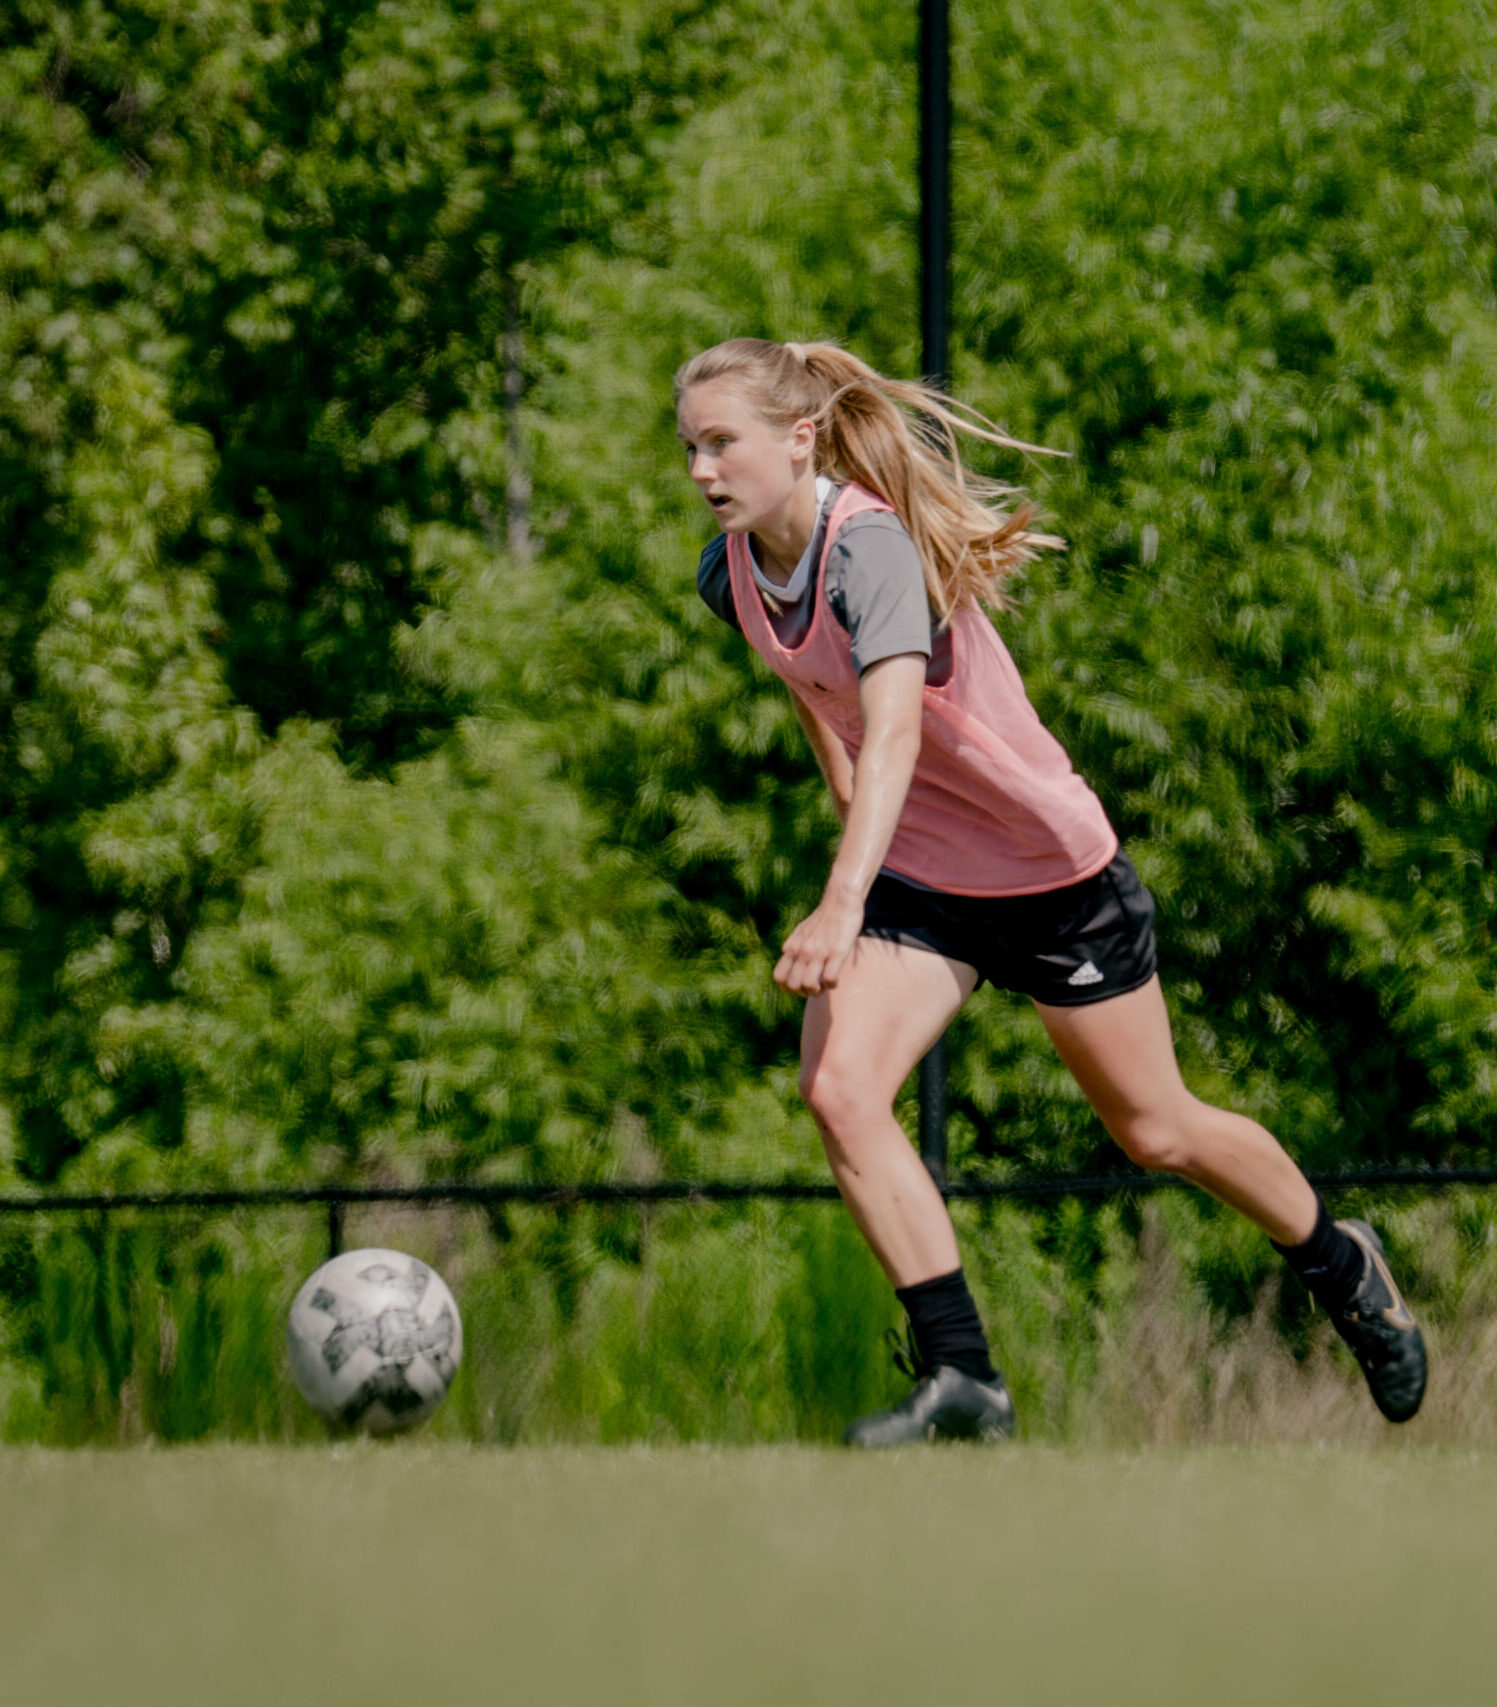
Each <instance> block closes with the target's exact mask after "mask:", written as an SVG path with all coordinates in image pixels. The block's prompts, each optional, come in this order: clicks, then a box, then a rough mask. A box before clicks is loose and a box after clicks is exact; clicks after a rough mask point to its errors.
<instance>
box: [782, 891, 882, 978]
mask: <svg viewBox="0 0 1497 1707" xmlns="http://www.w3.org/2000/svg"><path fill="white" fill-rule="evenodd" d="M862 928H863V908H862V904H861V903H849V902H845V901H832V900H828V899H827V898H826V897H825V896H823V897H822V901H821V905H820V906H819V907H818V908H817V909H816V911H815V912H814V913H811V914H809V915H808V916H807V917H806V918H804V919H802V920H801V922H800V923H799V924H798V925H797V926H796V927H795V929H794V930H793V931H791V933H790V935H789V937H788V938H787V939H786V942H785V949H784V952H783V953H782V954H781V955H780V958H779V963H778V964H777V965H776V967H775V969H774V981H775V983H776V984H778V985H779V986H780V988H781V989H782V990H788V991H789V992H790V994H791V995H792V996H819V995H821V994H822V992H823V991H825V990H832V989H835V988H836V985H837V979H838V977H839V976H840V975H841V972H842V967H843V963H844V962H845V961H846V959H847V957H848V955H849V954H851V953H852V951H853V945H854V944H855V943H856V942H857V940H858V933H859V932H860V931H861V930H862Z"/></svg>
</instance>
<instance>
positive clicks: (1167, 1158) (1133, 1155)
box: [1113, 1114, 1194, 1174]
mask: <svg viewBox="0 0 1497 1707" xmlns="http://www.w3.org/2000/svg"><path fill="white" fill-rule="evenodd" d="M1113 1137H1114V1138H1115V1139H1116V1140H1117V1142H1118V1145H1119V1146H1120V1148H1121V1149H1122V1151H1123V1153H1124V1155H1126V1156H1127V1158H1128V1160H1129V1161H1130V1162H1133V1163H1135V1164H1136V1165H1137V1166H1138V1167H1140V1168H1148V1169H1149V1170H1150V1172H1151V1173H1167V1174H1188V1173H1189V1172H1190V1168H1191V1162H1192V1158H1193V1155H1194V1146H1193V1145H1192V1143H1191V1139H1190V1134H1189V1131H1188V1130H1187V1128H1186V1125H1185V1122H1184V1121H1182V1120H1180V1119H1177V1118H1174V1117H1173V1116H1171V1115H1167V1114H1137V1115H1131V1116H1129V1118H1128V1119H1127V1120H1125V1121H1121V1122H1120V1123H1119V1125H1118V1128H1117V1130H1116V1131H1114V1133H1113Z"/></svg>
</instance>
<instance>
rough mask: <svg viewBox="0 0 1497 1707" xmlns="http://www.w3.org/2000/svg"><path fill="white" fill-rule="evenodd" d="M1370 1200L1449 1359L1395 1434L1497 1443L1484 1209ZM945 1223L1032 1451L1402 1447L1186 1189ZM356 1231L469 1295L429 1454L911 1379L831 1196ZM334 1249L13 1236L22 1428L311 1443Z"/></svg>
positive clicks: (307, 1224) (743, 1409)
mask: <svg viewBox="0 0 1497 1707" xmlns="http://www.w3.org/2000/svg"><path fill="white" fill-rule="evenodd" d="M1364 1208H1365V1210H1366V1212H1367V1213H1368V1214H1369V1215H1370V1216H1371V1218H1372V1219H1373V1220H1374V1222H1375V1223H1376V1224H1377V1225H1378V1226H1379V1228H1380V1230H1381V1231H1382V1233H1383V1235H1384V1237H1385V1239H1386V1240H1387V1242H1388V1244H1389V1247H1390V1250H1391V1251H1392V1252H1393V1254H1394V1257H1395V1260H1396V1263H1397V1265H1398V1268H1399V1272H1400V1273H1401V1274H1403V1275H1404V1276H1406V1277H1407V1279H1408V1282H1409V1287H1410V1291H1411V1294H1412V1295H1413V1297H1414V1298H1415V1300H1416V1303H1417V1305H1418V1307H1419V1309H1420V1312H1421V1316H1422V1319H1423V1321H1424V1324H1425V1329H1426V1334H1427V1337H1428V1339H1429V1341H1430V1345H1431V1350H1432V1353H1433V1355H1434V1376H1433V1379H1432V1382H1431V1388H1430V1395H1429V1399H1428V1401H1427V1403H1426V1406H1425V1410H1424V1413H1423V1414H1422V1416H1421V1417H1420V1419H1419V1420H1418V1421H1417V1422H1416V1423H1415V1424H1414V1425H1412V1426H1411V1427H1410V1428H1409V1429H1406V1430H1404V1431H1402V1435H1403V1437H1404V1438H1408V1439H1420V1440H1426V1441H1431V1442H1436V1441H1438V1442H1442V1443H1457V1444H1462V1445H1485V1444H1491V1443H1493V1442H1494V1441H1497V1309H1494V1306H1497V1241H1494V1219H1493V1211H1494V1209H1497V1200H1494V1198H1493V1197H1492V1195H1491V1194H1480V1193H1475V1192H1468V1193H1460V1194H1452V1195H1451V1196H1449V1197H1447V1198H1443V1199H1428V1200H1425V1201H1408V1202H1403V1203H1399V1204H1395V1205H1392V1206H1390V1205H1389V1204H1388V1203H1387V1202H1379V1203H1378V1204H1375V1205H1371V1206H1364ZM956 1214H957V1219H958V1223H959V1228H960V1231H961V1235H962V1240H963V1246H964V1249H965V1252H966V1256H967V1263H968V1269H969V1272H970V1274H971V1276H972V1279H973V1283H974V1289H975V1290H976V1292H977V1294H978V1297H979V1302H980V1304H981V1305H982V1308H983V1312H984V1316H985V1318H986V1319H987V1321H988V1322H989V1323H990V1325H991V1327H992V1330H993V1334H994V1339H995V1344H996V1349H997V1352H998V1355H999V1357H1000V1358H1001V1360H1002V1362H1003V1364H1004V1367H1005V1369H1006V1371H1007V1374H1008V1377H1009V1380H1010V1383H1011V1385H1012V1386H1013V1389H1014V1394H1015V1398H1016V1401H1017V1404H1018V1408H1019V1415H1020V1421H1021V1431H1022V1434H1023V1436H1024V1437H1025V1438H1028V1439H1031V1440H1043V1441H1050V1442H1073V1441H1075V1442H1086V1443H1089V1444H1098V1445H1102V1444H1106V1445H1118V1446H1128V1445H1136V1444H1141V1443H1173V1442H1184V1441H1216V1442H1241V1443H1262V1442H1273V1441H1286V1442H1305V1441H1316V1440H1340V1441H1347V1440H1351V1441H1366V1442H1372V1441H1376V1440H1378V1439H1379V1438H1381V1437H1382V1436H1383V1435H1384V1434H1385V1433H1386V1432H1387V1431H1386V1430H1385V1426H1384V1425H1383V1424H1382V1423H1381V1422H1380V1420H1379V1419H1378V1417H1377V1415H1376V1413H1375V1412H1374V1411H1373V1409H1372V1407H1371V1405H1370V1404H1369V1403H1368V1401H1367V1398H1366V1396H1365V1393H1364V1392H1363V1391H1362V1388H1361V1383H1360V1379H1359V1378H1358V1376H1357V1374H1356V1371H1355V1369H1354V1367H1353V1366H1352V1365H1351V1363H1350V1361H1349V1359H1348V1358H1347V1357H1346V1354H1345V1353H1344V1351H1343V1350H1342V1349H1341V1348H1340V1347H1339V1346H1338V1345H1336V1343H1335V1341H1334V1336H1333V1335H1332V1334H1331V1333H1330V1331H1329V1328H1328V1326H1327V1325H1326V1324H1325V1322H1324V1321H1323V1319H1319V1318H1317V1317H1316V1316H1315V1315H1314V1314H1313V1313H1312V1312H1311V1310H1310V1308H1309V1306H1308V1304H1307V1301H1306V1300H1305V1298H1304V1295H1303V1293H1302V1292H1301V1291H1300V1289H1299V1288H1298V1286H1297V1284H1296V1283H1295V1282H1293V1281H1292V1280H1290V1279H1288V1278H1287V1276H1285V1274H1284V1272H1283V1270H1282V1269H1281V1267H1280V1266H1279V1265H1278V1264H1277V1262H1276V1261H1275V1259H1274V1258H1273V1256H1272V1253H1271V1252H1270V1251H1269V1249H1268V1246H1267V1244H1266V1242H1265V1241H1264V1240H1263V1239H1262V1238H1261V1237H1260V1236H1258V1235H1257V1234H1255V1233H1254V1232H1253V1230H1252V1229H1251V1228H1248V1227H1246V1226H1245V1225H1244V1224H1243V1223H1242V1222H1240V1221H1239V1220H1238V1219H1237V1218H1235V1217H1232V1216H1230V1215H1227V1214H1224V1213H1221V1212H1218V1211H1216V1210H1215V1208H1214V1206H1212V1205H1210V1204H1208V1203H1203V1202H1202V1201H1200V1200H1198V1199H1195V1198H1193V1197H1189V1196H1185V1195H1183V1194H1180V1195H1176V1194H1167V1195H1164V1196H1161V1197H1159V1198H1155V1199H1151V1200H1147V1201H1146V1202H1145V1203H1143V1204H1142V1205H1139V1204H1130V1203H1121V1204H1110V1205H1105V1206H1092V1207H1088V1206H1083V1205H1080V1204H1076V1203H1072V1204H1067V1205H1064V1206H1061V1207H1059V1208H1055V1209H1046V1210H1039V1209H1034V1208H1020V1207H1016V1206H1013V1205H1007V1204H987V1205H970V1204H959V1205H957V1206H956ZM346 1234H347V1239H348V1242H349V1243H350V1244H365V1245H373V1244H378V1245H393V1246H396V1247H398V1248H401V1249H406V1250H410V1251H411V1252H413V1253H414V1254H416V1255H419V1256H421V1257H423V1258H424V1259H426V1260H427V1261H429V1262H431V1263H432V1264H433V1265H434V1266H435V1267H437V1268H438V1269H439V1271H440V1272H441V1273H442V1274H443V1275H444V1276H445V1277H446V1278H447V1280H448V1282H449V1284H450V1285H451V1286H452V1287H453V1290H454V1292H455V1293H456V1294H457V1297H458V1300H459V1303H460V1306H461V1308H462V1312H463V1318H464V1326H465V1332H466V1339H467V1355H466V1359H465V1364H464V1367H463V1369H462V1372H461V1374H460V1375H459V1377H458V1380H457V1382H456V1384H455V1386H454V1389H453V1392H452V1394H451V1395H450V1397H449V1399H448V1402H447V1404H446V1406H445V1407H444V1408H443V1410H442V1411H441V1412H440V1413H439V1414H438V1416H437V1418H436V1419H435V1421H434V1422H433V1423H432V1424H431V1425H430V1427H431V1431H432V1432H433V1433H435V1434H437V1435H438V1436H445V1437H448V1438H467V1439H473V1440H480V1441H491V1442H501V1443H519V1442H579V1443H580V1442H618V1441H637V1440H645V1441H720V1442H749V1441H791V1440H806V1441H818V1440H831V1439H835V1438H836V1437H837V1436H838V1435H839V1434H840V1432H841V1429H842V1428H843V1426H844V1425H845V1423H846V1421H847V1420H848V1418H849V1417H851V1416H853V1415H856V1414H857V1413H859V1412H861V1411H863V1410H866V1409H868V1408H871V1407H873V1406H876V1405H879V1404H882V1403H884V1402H887V1401H888V1400H890V1399H892V1398H893V1397H895V1396H896V1395H897V1394H898V1393H899V1392H900V1391H901V1390H902V1386H903V1381H902V1378H901V1377H900V1376H899V1374H898V1373H897V1371H895V1370H894V1369H893V1367H892V1366H891V1364H890V1361H889V1359H888V1356H887V1353H886V1351H885V1349H884V1346H883V1344H882V1336H883V1330H884V1329H885V1328H886V1327H889V1326H892V1325H893V1324H894V1322H895V1320H896V1317H897V1310H896V1307H895V1304H894V1300H893V1297H892V1294H891V1293H890V1291H889V1288H888V1286H887V1284H886V1283H885V1281H884V1279H883V1277H882V1276H881V1275H880V1274H879V1272H878V1270H877V1268H876V1266H875V1265H874V1263H873V1261H872V1259H871V1258H870V1257H869V1255H868V1253H867V1251H866V1249H865V1248H864V1246H863V1245H862V1243H861V1241H860V1239H859V1238H858V1236H857V1234H856V1233H855V1231H854V1230H853V1228H852V1226H851V1223H850V1222H849V1221H848V1219H847V1217H846V1215H845V1214H844V1213H843V1212H842V1211H841V1210H840V1209H839V1208H838V1207H837V1206H836V1205H834V1204H825V1205H823V1204H798V1205H789V1206H785V1205H776V1204H768V1203H766V1204H757V1205H751V1206H748V1207H743V1206H734V1207H732V1208H709V1207H703V1206H699V1205H671V1206H667V1207H650V1208H646V1209H632V1208H608V1209H587V1208H572V1209H568V1210H554V1209H549V1208H547V1209H535V1208H526V1209H517V1210H511V1211H508V1212H507V1213H506V1214H505V1215H503V1216H496V1217H489V1216H485V1215H484V1214H481V1213H479V1212H475V1211H471V1210H456V1209H440V1210H436V1211H415V1210H400V1209H393V1210H392V1209H384V1208H381V1209H379V1210H367V1211H360V1212H357V1213H355V1214H353V1215H351V1216H350V1219H349V1223H348V1226H347V1230H346ZM324 1241H325V1230H324V1227H323V1224H322V1221H321V1218H320V1217H314V1216H313V1215H311V1214H309V1213H307V1212H304V1211H293V1210H285V1211H281V1210H277V1211H271V1212H267V1211H261V1212H257V1213H255V1214H253V1215H245V1216H241V1217H237V1218H230V1217H228V1216H191V1217H189V1216H176V1217H166V1216H145V1215H142V1216H138V1217H127V1216H123V1215H121V1216H113V1217H110V1218H108V1219H107V1220H103V1219H99V1220H92V1221H78V1222H64V1221H63V1220H62V1219H61V1218H59V1220H58V1221H57V1223H56V1224H55V1225H51V1226H43V1227H29V1226H28V1227H24V1228H16V1227H12V1228H11V1229H10V1230H9V1232H8V1234H7V1236H6V1238H5V1240H4V1243H3V1247H0V1284H3V1286H4V1291H5V1294H6V1297H7V1299H8V1302H7V1303H6V1304H5V1306H4V1315H3V1332H4V1342H3V1344H4V1357H3V1362H0V1427H3V1433H4V1437H5V1439H7V1440H9V1441H39V1442H45V1443H49V1444H57V1445H67V1444H84V1443H91V1442H115V1441H119V1442H126V1441H138V1440H144V1439H155V1440H160V1441H180V1440H195V1439H202V1438H226V1439H252V1440H262V1441H270V1440H298V1439H315V1438H321V1437H322V1436H323V1434H324V1429H323V1425H322V1423H321V1421H320V1419H318V1418H317V1417H316V1416H314V1415H313V1414H312V1413H311V1412H310V1411H309V1410H308V1409H307V1407H306V1406H305V1405H304V1404H303V1403H302V1401H301V1399H300V1398H299V1396H298V1395H297V1394H296V1392H295V1390H294V1389H293V1388H292V1386H291V1384H290V1381H289V1377H288V1375H287V1373H286V1367H285V1359H284V1355H283V1350H282V1333H283V1324H284V1319H285V1311H286V1308H287V1305H288V1304H289V1302H290V1299H291V1296H292V1294H293V1293H294V1291H295V1289H296V1287H297V1286H298V1285H299V1284H300V1282H301V1280H302V1279H303V1278H304V1277H305V1275H306V1274H307V1273H309V1272H310V1271H311V1270H312V1269H313V1268H314V1267H315V1266H316V1265H317V1264H318V1262H319V1261H321V1260H322V1258H323V1256H324V1255H325V1254H326V1253H325V1243H324Z"/></svg>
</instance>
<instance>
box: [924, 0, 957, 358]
mask: <svg viewBox="0 0 1497 1707" xmlns="http://www.w3.org/2000/svg"><path fill="white" fill-rule="evenodd" d="M950 304H951V8H950V0H920V369H921V372H922V373H923V374H924V375H925V377H926V378H927V379H930V380H934V382H935V383H936V384H937V385H939V386H942V387H944V386H945V385H946V384H947V382H948V380H949V379H950V374H949V371H948V369H949V366H950V360H951V354H950V351H951V316H950Z"/></svg>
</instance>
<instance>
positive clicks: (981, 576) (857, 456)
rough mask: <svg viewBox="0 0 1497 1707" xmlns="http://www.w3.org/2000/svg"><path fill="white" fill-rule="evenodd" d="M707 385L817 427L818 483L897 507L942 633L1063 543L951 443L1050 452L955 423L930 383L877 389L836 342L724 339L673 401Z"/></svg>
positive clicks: (683, 372) (693, 367)
mask: <svg viewBox="0 0 1497 1707" xmlns="http://www.w3.org/2000/svg"><path fill="white" fill-rule="evenodd" d="M714 380H724V381H727V382H729V383H731V384H733V385H735V386H737V387H739V388H740V389H741V390H742V392H743V393H744V395H745V396H746V398H747V399H748V401H749V402H750V403H751V404H752V405H753V407H754V408H755V409H757V410H758V411H759V413H760V414H761V415H762V416H763V417H764V418H765V419H766V420H767V421H769V422H771V423H772V424H773V425H775V426H777V427H789V426H790V425H791V424H792V423H793V422H795V421H799V420H802V419H805V420H810V421H813V422H814V423H815V425H816V471H817V473H818V474H830V475H832V476H834V477H836V478H840V479H843V480H850V481H854V482H855V483H856V484H857V485H859V486H866V487H867V488H868V490H869V491H871V492H876V493H877V494H878V495H879V497H881V498H883V499H886V500H887V501H888V502H889V503H891V504H892V505H893V506H894V509H895V512H896V513H897V514H898V516H899V519H900V521H902V522H903V523H904V525H905V528H906V530H907V531H908V533H909V535H910V538H911V539H912V540H914V542H915V548H916V550H917V551H918V552H919V553H920V561H921V563H922V564H923V566H924V568H925V585H926V590H927V592H928V594H929V596H930V602H931V607H932V609H933V610H934V611H935V612H936V614H937V615H938V616H939V617H940V619H941V621H942V623H943V624H944V623H946V622H948V621H949V620H950V618H951V616H952V614H953V612H955V611H957V610H959V609H960V608H961V607H962V606H963V605H978V604H993V605H1001V604H1002V603H1003V583H1004V581H1005V580H1007V578H1008V577H1009V576H1010V575H1012V574H1013V573H1014V571H1015V570H1016V569H1019V568H1022V566H1023V565H1024V564H1026V563H1028V562H1031V561H1032V560H1033V559H1034V558H1035V557H1036V556H1037V555H1038V554H1039V552H1040V551H1041V550H1042V549H1043V548H1045V547H1051V548H1058V547H1060V546H1062V545H1063V544H1064V543H1065V542H1064V541H1063V540H1060V539H1057V538H1056V537H1055V536H1054V535H1053V534H1047V533H1035V532H1033V531H1031V529H1030V526H1029V524H1030V521H1031V520H1032V519H1033V516H1034V506H1033V505H1032V504H1029V503H1025V502H1019V503H1017V504H1015V503H1014V500H1015V499H1018V498H1019V497H1020V493H1019V492H1018V490H1017V488H1015V487H1012V486H1006V485H1004V484H1003V483H1002V482H1001V481H997V480H988V479H983V478H981V477H979V476H975V475H972V474H969V473H968V471H967V470H966V469H965V468H964V467H963V466H962V459H961V454H960V446H959V444H958V437H957V435H958V434H960V433H967V434H969V435H971V437H973V438H978V439H982V440H983V441H984V442H985V443H987V444H994V445H1001V446H1003V447H1004V448H1005V449H1007V450H1021V451H1039V452H1040V454H1055V453H1053V452H1044V451H1042V450H1041V447H1039V446H1037V445H1026V444H1021V443H1020V442H1019V441H1018V440H1016V439H1011V438H1009V437H1007V435H1006V434H1004V433H1001V432H999V430H998V429H997V428H996V427H995V426H994V425H993V423H992V422H991V421H989V420H987V419H986V418H985V417H984V416H982V415H979V414H977V412H976V410H968V411H967V412H966V415H965V416H964V415H958V414H956V413H955V409H954V406H953V405H952V404H951V403H950V402H949V401H948V400H947V399H946V398H944V397H942V395H941V394H940V392H938V391H935V390H933V389H932V388H931V387H930V386H928V385H920V384H914V383H912V382H910V381H907V380H900V379H885V378H884V376H883V375H882V374H880V373H876V372H875V371H874V369H872V368H871V367H869V366H868V364H867V363H866V362H862V361H859V360H858V358H857V357H856V356H853V355H849V354H848V352H847V351H846V350H842V349H839V348H838V347H837V346H836V345H835V344H775V343H771V342H770V341H769V340H768V339H767V338H730V339H729V340H728V341H727V342H726V343H724V344H715V345H713V347H712V348H711V349H710V350H703V351H702V353H701V354H700V355H698V356H693V357H692V359H691V360H690V361H689V362H687V363H686V364H685V365H684V366H683V367H682V368H681V369H680V370H679V371H678V372H677V374H676V401H677V403H679V402H680V400H681V398H682V396H683V394H684V393H685V392H687V391H689V390H690V389H691V387H692V386H694V385H705V384H707V383H708V382H709V381H714ZM1009 506H1012V507H1009Z"/></svg>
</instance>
